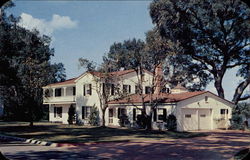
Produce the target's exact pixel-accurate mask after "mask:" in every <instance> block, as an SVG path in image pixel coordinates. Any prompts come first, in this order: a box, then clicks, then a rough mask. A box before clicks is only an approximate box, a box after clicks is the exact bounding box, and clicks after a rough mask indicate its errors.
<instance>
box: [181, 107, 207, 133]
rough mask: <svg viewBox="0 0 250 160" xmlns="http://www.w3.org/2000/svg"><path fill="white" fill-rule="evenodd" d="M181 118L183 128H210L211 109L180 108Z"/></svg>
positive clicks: (189, 129)
mask: <svg viewBox="0 0 250 160" xmlns="http://www.w3.org/2000/svg"><path fill="white" fill-rule="evenodd" d="M182 113H183V118H182V124H183V129H184V130H187V131H191V130H210V129H212V126H211V121H212V119H211V113H212V109H205V108H202V109H200V108H199V109H190V108H183V109H182Z"/></svg>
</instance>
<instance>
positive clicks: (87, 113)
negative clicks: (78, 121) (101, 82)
mask: <svg viewBox="0 0 250 160" xmlns="http://www.w3.org/2000/svg"><path fill="white" fill-rule="evenodd" d="M90 111H91V107H90V106H82V119H87V118H89V116H90Z"/></svg>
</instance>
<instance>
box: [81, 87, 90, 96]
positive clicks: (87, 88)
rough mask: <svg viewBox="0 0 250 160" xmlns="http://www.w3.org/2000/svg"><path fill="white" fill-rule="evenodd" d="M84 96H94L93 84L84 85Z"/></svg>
mask: <svg viewBox="0 0 250 160" xmlns="http://www.w3.org/2000/svg"><path fill="white" fill-rule="evenodd" d="M83 95H84V96H86V95H92V85H91V84H84V85H83Z"/></svg>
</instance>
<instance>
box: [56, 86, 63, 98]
mask: <svg viewBox="0 0 250 160" xmlns="http://www.w3.org/2000/svg"><path fill="white" fill-rule="evenodd" d="M55 96H56V97H61V96H62V88H56V89H55Z"/></svg>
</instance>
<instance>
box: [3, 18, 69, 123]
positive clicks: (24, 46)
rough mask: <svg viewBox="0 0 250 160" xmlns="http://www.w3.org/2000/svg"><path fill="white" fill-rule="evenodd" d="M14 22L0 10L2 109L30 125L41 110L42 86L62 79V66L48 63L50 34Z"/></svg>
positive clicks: (63, 71) (50, 54)
mask: <svg viewBox="0 0 250 160" xmlns="http://www.w3.org/2000/svg"><path fill="white" fill-rule="evenodd" d="M17 23H18V18H15V17H14V16H12V15H10V16H8V17H7V16H6V15H5V13H3V14H2V17H1V23H0V57H1V58H0V66H1V67H0V86H2V88H3V89H4V95H5V99H4V103H5V109H6V110H7V111H9V112H11V113H8V114H9V115H10V114H12V115H13V116H12V118H16V120H29V121H30V125H31V126H32V125H33V120H34V119H37V118H38V115H39V114H40V115H41V111H42V89H41V87H42V86H44V85H47V84H48V83H51V82H56V81H58V80H64V79H65V69H64V67H63V65H62V64H60V63H59V64H51V62H50V58H51V56H53V54H54V50H53V49H51V48H50V38H49V37H47V36H44V35H40V34H39V32H37V31H36V30H34V31H29V30H26V29H24V28H22V27H20V26H18V25H17ZM34 111H36V112H34ZM17 117H19V118H20V119H18V118H17Z"/></svg>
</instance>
